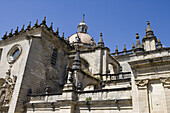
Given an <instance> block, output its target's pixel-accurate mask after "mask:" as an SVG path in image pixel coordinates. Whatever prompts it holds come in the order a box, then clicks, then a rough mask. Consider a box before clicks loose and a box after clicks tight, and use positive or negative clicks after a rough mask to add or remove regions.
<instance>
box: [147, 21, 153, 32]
mask: <svg viewBox="0 0 170 113" xmlns="http://www.w3.org/2000/svg"><path fill="white" fill-rule="evenodd" d="M145 31H146V32H147V31H152V30H151V27H150V22H149V21H147V29H146V30H145Z"/></svg>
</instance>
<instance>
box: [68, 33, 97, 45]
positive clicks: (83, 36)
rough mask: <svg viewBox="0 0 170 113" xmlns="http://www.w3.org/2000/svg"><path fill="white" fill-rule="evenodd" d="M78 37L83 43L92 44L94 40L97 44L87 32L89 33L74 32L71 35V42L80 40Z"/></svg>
mask: <svg viewBox="0 0 170 113" xmlns="http://www.w3.org/2000/svg"><path fill="white" fill-rule="evenodd" d="M77 37H78V38H79V41H80V42H81V43H86V44H91V43H92V41H93V43H94V44H95V42H94V40H93V38H92V37H91V36H90V35H89V34H87V33H76V34H73V35H71V36H70V37H69V42H70V43H73V42H78V41H77Z"/></svg>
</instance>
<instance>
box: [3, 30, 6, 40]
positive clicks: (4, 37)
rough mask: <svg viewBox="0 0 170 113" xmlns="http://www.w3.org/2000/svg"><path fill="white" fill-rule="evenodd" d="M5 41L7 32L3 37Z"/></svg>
mask: <svg viewBox="0 0 170 113" xmlns="http://www.w3.org/2000/svg"><path fill="white" fill-rule="evenodd" d="M2 39H3V40H5V39H7V31H6V33H5V35H4V36H3V37H2Z"/></svg>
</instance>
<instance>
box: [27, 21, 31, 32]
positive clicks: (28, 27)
mask: <svg viewBox="0 0 170 113" xmlns="http://www.w3.org/2000/svg"><path fill="white" fill-rule="evenodd" d="M29 29H31V21H30V23H29V25H28V26H27V30H29Z"/></svg>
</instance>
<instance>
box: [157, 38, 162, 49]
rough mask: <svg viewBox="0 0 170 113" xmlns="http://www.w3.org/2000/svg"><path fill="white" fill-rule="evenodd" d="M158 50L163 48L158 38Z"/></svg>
mask: <svg viewBox="0 0 170 113" xmlns="http://www.w3.org/2000/svg"><path fill="white" fill-rule="evenodd" d="M157 47H158V48H162V43H161V41H160V40H159V38H158V46H157Z"/></svg>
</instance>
